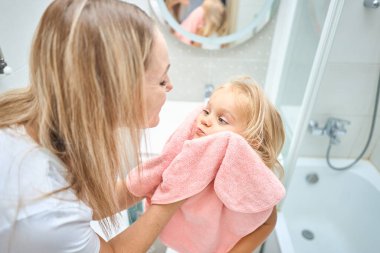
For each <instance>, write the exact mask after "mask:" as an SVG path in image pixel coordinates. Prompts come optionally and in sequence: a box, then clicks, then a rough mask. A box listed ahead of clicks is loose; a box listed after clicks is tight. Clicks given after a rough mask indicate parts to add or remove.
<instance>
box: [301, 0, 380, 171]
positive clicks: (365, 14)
mask: <svg viewBox="0 0 380 253" xmlns="http://www.w3.org/2000/svg"><path fill="white" fill-rule="evenodd" d="M353 17H354V18H353ZM379 45H380V12H379V11H378V10H374V9H366V8H364V7H363V3H362V1H345V5H344V8H343V13H342V15H341V19H340V22H339V25H338V29H337V32H336V35H335V38H334V43H333V46H332V50H331V52H330V56H329V60H328V64H327V67H326V70H325V74H324V77H323V80H322V83H321V87H320V90H319V92H318V96H317V101H316V104H315V107H314V109H313V113H312V117H311V118H312V119H315V120H318V121H320V122H321V123H324V122H325V121H326V120H327V118H328V117H330V116H333V117H338V118H343V119H347V120H350V121H351V125H350V126H348V128H347V130H348V133H347V135H345V136H342V137H341V139H342V143H341V144H340V145H338V146H335V147H333V149H332V152H331V155H332V157H340V158H356V157H357V156H358V155H359V154H360V153H361V151H362V150H363V148H364V146H365V143H366V141H367V138H368V135H369V129H370V124H371V120H372V113H373V110H374V101H375V92H376V88H377V82H378V78H379V74H380V46H379ZM379 118H380V112H379V111H378V114H377V119H379ZM379 139H380V122H379V120H377V124H376V127H375V132H374V136H373V139H372V141H371V145H370V146H369V148H368V150H367V152H366V153H365V156H364V158H366V159H370V160H371V161H372V162H374V163H377V167H378V168H379V164H380V158H379V156H380V148H379V146H380V144H379ZM327 143H328V141H327V137H326V136H324V137H316V136H311V135H310V134H306V136H305V139H304V142H303V148H302V149H301V152H300V155H301V156H315V157H324V156H325V153H326V149H327Z"/></svg>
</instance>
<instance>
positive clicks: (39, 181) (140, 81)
mask: <svg viewBox="0 0 380 253" xmlns="http://www.w3.org/2000/svg"><path fill="white" fill-rule="evenodd" d="M29 65H30V86H29V87H27V88H25V89H19V90H13V91H9V92H7V93H5V94H2V95H1V96H0V160H1V167H0V196H1V197H0V198H1V201H0V203H1V204H0V214H1V216H0V252H55V253H57V252H86V253H87V252H101V253H106V252H146V251H147V249H149V247H150V245H151V244H152V243H153V241H154V240H155V238H156V237H157V235H158V234H159V232H160V231H161V229H162V227H163V226H164V225H165V224H166V223H167V222H168V220H169V219H170V218H171V216H172V214H173V213H174V212H175V211H176V210H177V209H178V207H179V205H180V203H173V204H169V205H154V206H152V208H150V209H149V211H148V212H146V213H145V214H144V215H143V216H142V217H140V219H139V220H138V221H137V222H135V223H134V224H133V225H132V226H130V227H129V228H128V229H127V230H125V231H123V232H122V233H120V234H119V235H118V236H116V237H115V238H113V239H111V240H110V241H108V242H105V241H104V240H102V239H101V238H100V237H98V236H97V235H96V233H95V232H94V231H93V230H92V229H91V227H90V221H91V220H92V219H93V218H94V219H101V218H104V217H109V216H111V218H110V219H106V220H103V221H102V228H103V230H104V231H105V232H106V233H107V232H109V231H110V229H111V228H112V227H115V226H117V222H116V218H115V216H113V215H114V214H115V213H117V212H118V211H120V210H123V209H126V208H127V207H128V206H131V205H133V204H134V203H135V202H136V201H138V200H139V199H136V198H133V196H132V195H130V194H129V192H128V191H127V189H126V187H125V183H124V181H121V180H120V181H117V178H124V176H125V173H126V171H128V169H129V166H128V164H131V163H134V162H135V161H139V155H138V151H139V148H140V143H139V140H140V137H141V130H140V129H142V128H147V127H153V126H156V125H157V124H158V122H159V115H158V114H159V112H160V109H161V107H162V105H163V103H164V102H165V99H166V92H169V91H170V90H171V89H172V88H173V87H172V85H171V83H170V81H169V78H168V75H167V72H168V69H169V59H168V53H167V47H166V44H165V41H164V39H163V37H162V35H161V33H160V32H159V31H158V29H157V28H156V27H155V26H154V24H153V22H152V20H151V19H150V18H149V17H148V16H147V15H146V14H145V13H144V12H142V11H141V10H140V9H138V8H137V7H135V6H133V5H130V4H127V3H125V2H121V1H117V0H75V1H74V0H56V1H54V2H52V3H51V5H50V6H49V7H48V8H47V9H46V11H45V13H44V14H43V16H42V18H41V20H40V22H39V25H38V28H37V30H36V33H35V37H34V40H33V44H32V49H31V55H30V64H29Z"/></svg>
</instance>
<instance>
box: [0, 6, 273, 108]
mask: <svg viewBox="0 0 380 253" xmlns="http://www.w3.org/2000/svg"><path fill="white" fill-rule="evenodd" d="M50 2H51V1H49V0H39V1H26V0H2V1H1V8H0V9H1V11H0V12H1V15H0V21H1V22H0V31H2V32H1V33H0V46H1V48H2V49H3V53H4V55H5V59H6V61H7V62H8V65H9V66H11V67H12V68H13V70H14V71H13V73H12V74H11V75H9V76H4V75H0V92H2V91H4V90H7V89H10V88H14V87H22V86H25V85H27V83H28V77H27V75H28V74H27V72H28V70H27V62H28V53H29V47H30V42H31V39H32V35H33V31H34V29H35V27H36V25H37V22H38V19H39V17H40V16H41V14H42V12H43V10H44V9H45V7H46V6H47V5H48V4H49V3H50ZM128 2H133V3H135V4H137V5H138V6H140V7H141V8H142V9H144V10H145V11H147V12H148V13H149V14H150V15H152V16H154V15H153V13H152V12H151V9H150V6H149V2H148V0H128ZM3 10H7V11H6V12H4V11H3ZM21 16H22V17H23V18H22V19H21V18H20V17H21ZM274 24H275V19H273V20H272V21H271V22H270V23H268V24H267V26H266V27H265V28H264V29H263V30H262V31H261V32H259V33H258V34H257V35H256V36H255V37H254V38H253V39H251V40H248V41H247V42H246V43H244V44H241V45H239V46H237V47H235V48H231V49H223V50H220V51H206V50H202V49H199V48H193V47H190V46H188V45H184V44H182V43H180V42H178V41H177V40H176V39H174V37H173V36H172V35H171V34H170V33H169V32H168V29H166V27H163V26H161V25H160V28H161V30H162V31H163V33H164V36H165V37H166V39H167V43H168V46H169V54H170V61H171V68H170V71H169V75H170V77H171V80H172V82H173V84H174V89H173V91H172V92H171V93H170V94H169V95H168V98H169V99H170V100H185V101H201V100H202V99H203V87H204V85H205V84H209V83H211V84H214V85H217V84H220V83H222V82H224V81H226V80H228V79H229V78H230V77H231V76H234V75H241V74H248V75H252V76H253V77H254V78H255V79H256V80H257V81H258V82H260V83H261V84H264V83H265V76H266V70H267V66H268V60H269V53H270V48H271V43H272V35H273V31H274Z"/></svg>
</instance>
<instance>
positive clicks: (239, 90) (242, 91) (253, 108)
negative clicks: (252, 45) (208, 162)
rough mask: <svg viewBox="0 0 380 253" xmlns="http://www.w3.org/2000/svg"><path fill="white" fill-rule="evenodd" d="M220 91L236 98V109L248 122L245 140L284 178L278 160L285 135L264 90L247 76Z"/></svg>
mask: <svg viewBox="0 0 380 253" xmlns="http://www.w3.org/2000/svg"><path fill="white" fill-rule="evenodd" d="M220 89H229V90H230V91H231V94H233V95H234V96H236V103H237V106H238V108H239V110H240V111H241V113H242V114H241V115H242V116H243V119H246V122H245V123H246V130H245V131H244V132H243V133H242V136H243V137H244V138H245V139H246V140H247V141H248V143H249V144H250V145H251V147H252V148H253V149H254V150H255V151H256V152H257V153H258V154H259V155H260V157H261V158H262V160H263V161H264V163H265V165H266V166H268V167H269V168H270V169H271V170H272V171H273V172H274V173H276V174H277V175H278V176H279V177H282V176H283V173H284V172H283V171H284V170H283V167H282V166H281V164H280V162H279V161H278V156H279V154H280V152H281V149H282V146H283V144H284V141H285V131H284V126H283V123H282V119H281V116H280V114H279V113H278V111H277V109H276V108H275V106H274V105H273V104H272V103H271V102H270V101H269V99H268V98H267V97H266V96H265V94H264V91H263V90H262V89H261V87H260V86H259V85H258V84H257V83H256V82H255V81H254V80H253V79H252V78H250V77H248V76H241V77H237V78H234V79H232V80H231V81H229V82H227V83H225V84H223V85H222V86H220V87H219V88H217V89H216V90H215V92H217V91H218V90H220Z"/></svg>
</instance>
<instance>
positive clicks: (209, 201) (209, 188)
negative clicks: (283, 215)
mask: <svg viewBox="0 0 380 253" xmlns="http://www.w3.org/2000/svg"><path fill="white" fill-rule="evenodd" d="M284 138H285V136H284V129H283V125H282V120H281V117H280V115H279V113H278V112H277V111H276V109H275V107H274V106H273V105H272V104H271V103H270V102H269V100H268V99H267V98H266V97H265V95H264V93H263V91H262V90H261V89H260V87H259V86H258V85H257V84H256V83H255V82H254V81H253V80H252V79H251V78H249V77H240V78H236V79H234V80H232V81H230V82H229V83H227V84H225V85H222V86H221V87H220V88H218V89H216V90H215V91H214V93H213V95H212V96H211V98H210V100H209V102H208V104H207V105H206V106H205V107H204V108H203V109H202V110H201V111H199V110H197V111H196V112H195V114H192V115H190V117H189V118H188V119H187V120H186V121H185V122H184V123H183V124H182V125H181V126H180V127H179V128H178V129H177V130H176V131H175V132H174V134H173V135H172V136H171V137H170V139H169V140H168V141H167V143H166V145H165V147H164V150H163V152H162V155H160V156H159V157H157V158H154V159H152V160H150V161H148V162H146V163H145V164H143V166H142V170H137V169H136V170H134V171H132V172H131V173H130V176H129V178H128V180H127V186H128V188H129V190H130V191H131V192H132V193H133V194H135V195H136V196H140V197H141V196H147V200H148V204H165V203H171V202H173V201H176V200H182V199H186V198H187V200H186V202H185V203H184V204H183V205H182V207H181V208H180V209H179V211H177V213H176V214H175V215H174V216H173V217H172V219H171V221H170V222H169V223H168V225H167V226H166V227H165V228H164V229H163V231H162V232H161V235H160V238H161V240H162V241H163V242H164V243H165V244H166V245H168V246H169V247H171V248H173V249H175V250H177V251H179V252H205V253H206V252H234V251H239V252H251V251H253V250H254V248H256V247H257V246H258V245H259V244H260V243H261V242H262V241H264V240H265V238H266V237H267V236H268V235H269V233H270V232H271V231H272V229H273V228H274V225H275V219H276V212H275V205H276V204H277V203H278V202H279V201H280V200H281V199H282V198H283V197H284V195H285V190H284V188H283V186H282V184H281V182H280V181H279V180H278V179H277V177H276V176H275V174H278V175H281V174H282V167H281V165H280V163H279V162H278V160H277V157H278V156H279V154H280V151H281V148H282V145H283V143H284ZM190 179H191V180H190ZM194 179H197V180H195V181H194ZM141 181H144V184H141ZM141 185H144V186H145V187H144V188H142V187H141ZM148 185H150V187H148Z"/></svg>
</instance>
